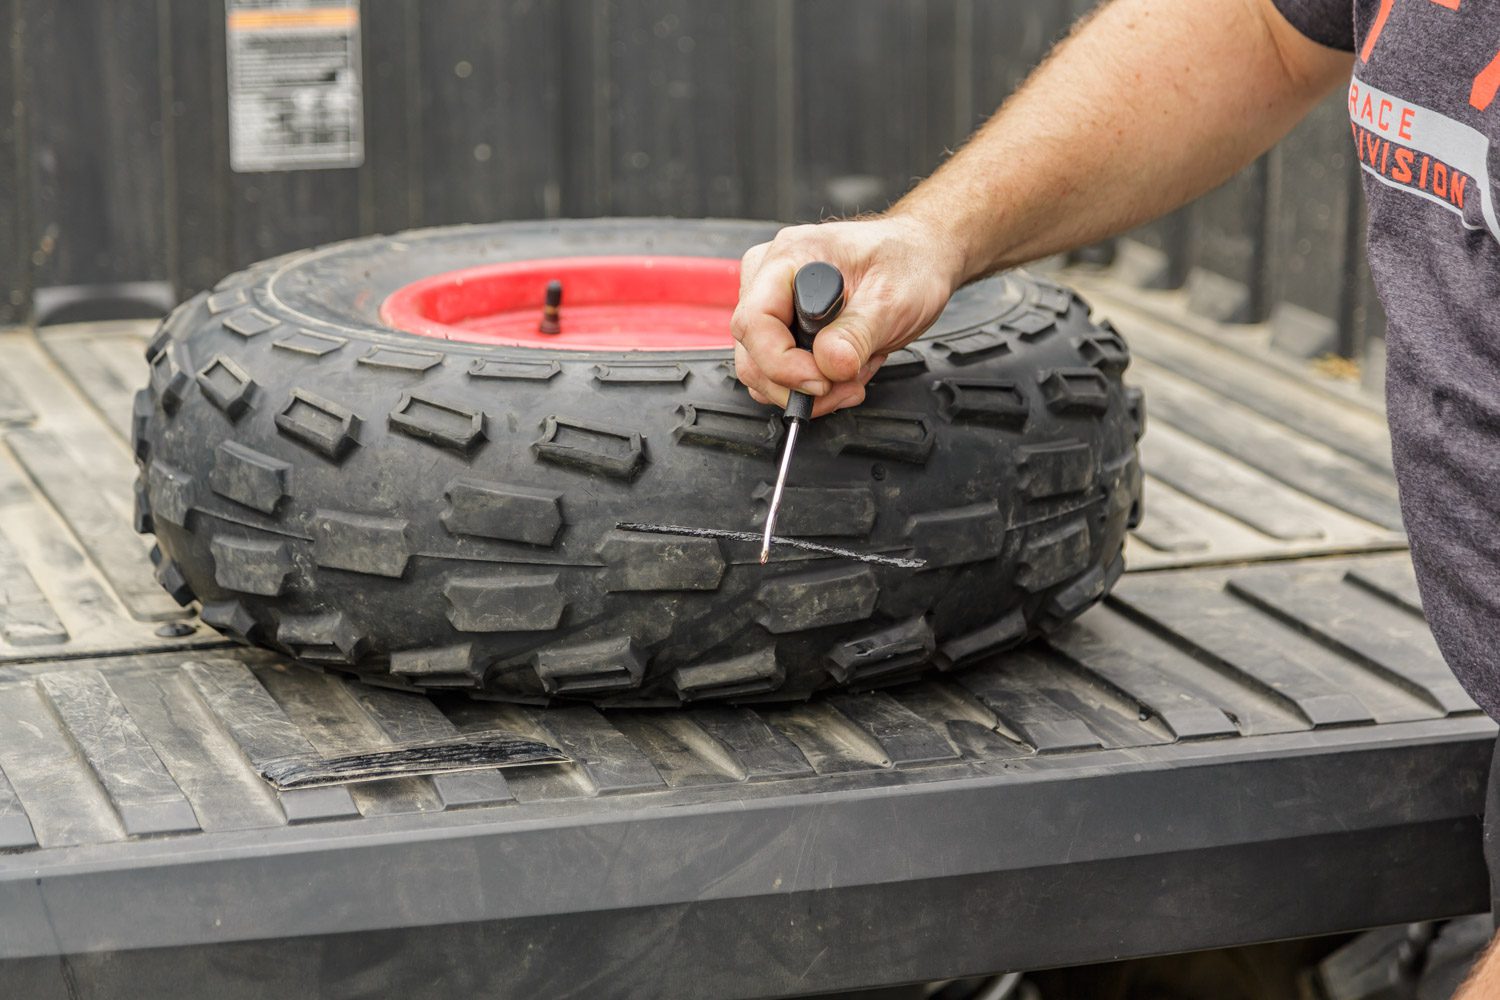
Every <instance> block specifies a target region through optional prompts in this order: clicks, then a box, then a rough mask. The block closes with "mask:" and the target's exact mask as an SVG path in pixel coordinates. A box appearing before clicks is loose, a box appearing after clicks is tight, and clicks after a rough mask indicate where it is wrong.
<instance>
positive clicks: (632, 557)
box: [599, 531, 724, 592]
mask: <svg viewBox="0 0 1500 1000" xmlns="http://www.w3.org/2000/svg"><path fill="white" fill-rule="evenodd" d="M599 558H600V559H601V560H603V562H604V573H603V582H604V589H605V590H608V591H611V592H618V591H634V590H715V589H717V588H718V586H719V581H720V580H721V579H722V578H723V576H724V554H723V552H722V551H721V550H720V548H719V542H718V540H717V539H714V538H692V537H688V536H686V535H642V534H637V533H635V532H631V531H611V532H610V533H609V534H608V535H606V536H605V537H604V542H603V543H602V544H601V545H600V546H599Z"/></svg>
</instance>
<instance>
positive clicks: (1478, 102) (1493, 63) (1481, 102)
mask: <svg viewBox="0 0 1500 1000" xmlns="http://www.w3.org/2000/svg"><path fill="white" fill-rule="evenodd" d="M1497 90H1500V53H1497V54H1496V55H1495V58H1493V59H1491V60H1490V64H1489V65H1488V66H1486V67H1485V68H1484V69H1482V70H1480V71H1479V75H1478V76H1476V77H1475V78H1474V86H1473V88H1472V89H1471V90H1470V91H1469V104H1470V105H1472V106H1473V107H1474V108H1476V109H1478V110H1480V111H1483V110H1485V109H1486V108H1488V107H1489V106H1490V102H1491V101H1493V100H1494V99H1495V92H1496V91H1497Z"/></svg>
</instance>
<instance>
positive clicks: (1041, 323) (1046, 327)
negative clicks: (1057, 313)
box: [1003, 311, 1057, 340]
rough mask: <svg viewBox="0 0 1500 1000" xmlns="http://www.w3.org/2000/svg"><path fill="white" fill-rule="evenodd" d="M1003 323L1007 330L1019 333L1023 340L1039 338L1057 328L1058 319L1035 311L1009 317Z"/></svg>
mask: <svg viewBox="0 0 1500 1000" xmlns="http://www.w3.org/2000/svg"><path fill="white" fill-rule="evenodd" d="M1003 325H1004V327H1005V328H1006V329H1007V330H1014V331H1015V332H1016V333H1019V334H1020V335H1021V339H1022V340H1039V339H1041V338H1042V337H1044V336H1046V335H1047V334H1049V333H1051V332H1052V331H1053V330H1056V329H1057V319H1056V317H1053V316H1048V315H1047V314H1046V313H1044V312H1034V311H1033V312H1028V313H1022V314H1021V315H1020V316H1016V317H1014V318H1012V319H1008V320H1006V321H1005V323H1004V324H1003Z"/></svg>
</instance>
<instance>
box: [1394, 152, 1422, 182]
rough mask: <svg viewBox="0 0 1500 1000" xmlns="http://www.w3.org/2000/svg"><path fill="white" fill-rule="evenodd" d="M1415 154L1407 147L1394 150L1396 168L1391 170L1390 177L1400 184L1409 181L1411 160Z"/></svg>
mask: <svg viewBox="0 0 1500 1000" xmlns="http://www.w3.org/2000/svg"><path fill="white" fill-rule="evenodd" d="M1415 158H1416V155H1415V154H1414V153H1412V151H1411V150H1409V149H1398V150H1396V169H1395V170H1393V171H1391V177H1392V178H1393V179H1395V180H1398V181H1400V182H1401V183H1402V184H1410V183H1411V161H1412V160H1414V159H1415Z"/></svg>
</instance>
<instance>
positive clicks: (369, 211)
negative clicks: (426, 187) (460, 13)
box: [359, 0, 422, 233]
mask: <svg viewBox="0 0 1500 1000" xmlns="http://www.w3.org/2000/svg"><path fill="white" fill-rule="evenodd" d="M362 6H363V12H362V14H361V24H360V29H361V30H360V37H361V42H362V44H363V49H364V51H363V60H364V73H363V83H364V99H365V130H364V137H365V162H364V165H363V166H362V167H360V170H359V228H360V231H361V232H364V233H394V232H397V231H399V230H402V229H407V228H410V227H411V226H415V225H416V224H417V223H418V221H419V220H420V218H421V192H420V188H419V177H420V175H421V170H422V150H421V146H420V144H419V143H418V142H417V141H416V136H417V133H418V131H419V129H420V126H421V108H420V100H421V93H420V91H419V90H418V87H417V67H418V63H417V44H416V38H417V24H418V17H419V16H420V8H421V0H380V2H378V3H365V4H363V5H362Z"/></svg>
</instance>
